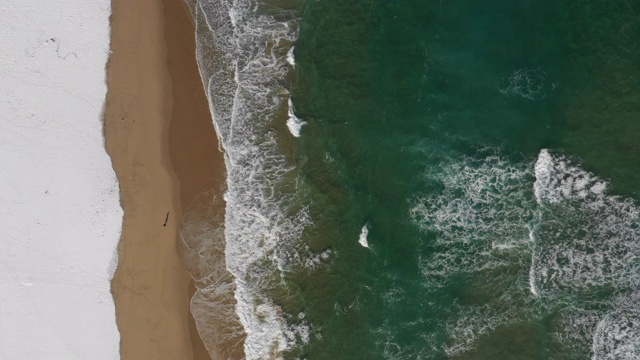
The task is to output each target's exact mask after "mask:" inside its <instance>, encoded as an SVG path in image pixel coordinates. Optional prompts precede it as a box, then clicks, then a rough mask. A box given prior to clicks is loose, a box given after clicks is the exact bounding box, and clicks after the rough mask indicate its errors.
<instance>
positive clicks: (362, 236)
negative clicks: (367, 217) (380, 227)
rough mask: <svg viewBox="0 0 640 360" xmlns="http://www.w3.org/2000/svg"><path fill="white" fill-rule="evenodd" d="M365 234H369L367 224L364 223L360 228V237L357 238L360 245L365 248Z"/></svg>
mask: <svg viewBox="0 0 640 360" xmlns="http://www.w3.org/2000/svg"><path fill="white" fill-rule="evenodd" d="M367 236H369V225H368V224H365V225H364V226H363V227H362V230H360V237H359V238H358V243H360V245H362V246H363V247H366V248H368V247H369V242H368V241H367Z"/></svg>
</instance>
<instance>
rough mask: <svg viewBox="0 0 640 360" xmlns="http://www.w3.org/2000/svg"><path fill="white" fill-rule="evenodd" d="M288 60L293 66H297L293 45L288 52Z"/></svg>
mask: <svg viewBox="0 0 640 360" xmlns="http://www.w3.org/2000/svg"><path fill="white" fill-rule="evenodd" d="M287 62H288V63H289V64H290V65H291V66H295V65H296V58H295V55H294V54H293V46H292V47H291V49H289V51H288V52H287Z"/></svg>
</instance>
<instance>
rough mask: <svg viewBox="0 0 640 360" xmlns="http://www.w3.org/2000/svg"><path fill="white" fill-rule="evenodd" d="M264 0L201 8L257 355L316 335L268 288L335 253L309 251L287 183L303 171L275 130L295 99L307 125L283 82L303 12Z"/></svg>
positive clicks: (229, 260)
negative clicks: (283, 149)
mask: <svg viewBox="0 0 640 360" xmlns="http://www.w3.org/2000/svg"><path fill="white" fill-rule="evenodd" d="M263 5H264V4H262V3H261V2H258V1H253V0H235V1H231V0H201V1H199V3H198V6H197V7H196V27H197V29H196V31H197V42H198V44H197V45H198V46H197V55H198V63H199V67H200V72H201V76H202V80H203V83H204V84H205V86H206V87H207V96H208V99H209V105H210V108H211V112H212V115H213V118H214V125H215V128H216V131H217V133H218V136H219V137H220V140H221V145H222V146H223V147H224V150H225V163H226V167H227V191H226V194H225V200H226V218H225V240H226V248H225V258H226V264H227V269H228V270H229V272H230V273H231V274H232V275H233V276H234V281H235V285H236V289H235V295H234V296H235V299H236V301H237V304H236V314H237V316H238V318H239V320H240V322H241V323H242V325H243V327H244V330H245V332H246V335H247V337H246V340H245V343H244V351H245V355H246V357H247V358H248V359H263V358H280V357H282V356H283V353H284V352H286V351H287V350H289V349H291V348H293V347H296V346H299V345H302V344H304V343H305V341H308V338H309V331H310V330H309V329H310V326H309V325H305V324H304V323H300V322H294V323H288V322H287V321H286V320H285V317H286V316H285V315H284V314H283V313H282V310H281V309H280V308H279V307H278V306H276V305H275V304H274V303H273V302H272V301H271V300H270V299H269V298H268V297H267V296H266V295H264V289H263V287H266V288H269V286H268V284H269V283H270V281H272V280H274V279H277V278H278V277H280V276H282V274H283V273H286V272H288V271H290V269H291V268H292V267H294V266H306V267H308V268H313V267H315V266H319V265H321V264H322V263H323V261H326V260H327V259H328V258H329V255H330V252H325V253H322V254H320V255H317V254H315V255H314V254H310V253H309V251H306V250H304V247H302V248H301V246H300V245H299V244H298V239H299V238H300V236H301V233H302V231H303V230H304V228H305V227H306V226H307V225H308V224H310V221H311V220H310V217H309V215H308V211H307V209H306V208H304V207H303V206H300V205H295V204H297V203H298V202H297V200H296V196H297V195H296V194H295V193H294V192H291V191H289V190H287V189H289V188H295V186H293V187H288V186H287V184H293V183H295V179H296V174H295V171H294V169H293V167H292V166H291V165H289V159H288V158H287V156H286V155H284V154H282V153H281V152H280V148H279V146H278V141H279V140H278V137H279V136H280V134H277V133H276V132H274V131H273V128H274V126H273V123H274V121H276V120H277V119H276V117H275V114H276V113H278V112H279V111H280V110H281V109H282V107H283V106H286V105H289V120H288V121H287V125H288V127H289V129H290V131H291V133H292V134H293V135H294V136H299V135H300V128H301V126H302V125H303V124H304V122H302V121H301V120H300V119H298V118H297V117H295V112H294V109H293V104H291V102H290V99H289V95H288V94H289V91H288V90H287V89H285V88H284V87H283V85H282V84H283V83H284V81H283V80H284V79H285V77H286V75H287V72H289V71H291V66H290V65H291V63H290V61H291V60H292V57H291V56H288V54H292V53H291V50H290V49H291V44H292V43H293V41H294V40H295V38H296V37H297V28H298V24H297V21H298V14H297V13H295V11H293V10H289V9H277V10H276V9H275V8H269V9H263ZM274 11H275V12H277V18H276V17H275V16H273V14H274Z"/></svg>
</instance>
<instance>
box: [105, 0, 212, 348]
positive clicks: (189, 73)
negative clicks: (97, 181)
mask: <svg viewBox="0 0 640 360" xmlns="http://www.w3.org/2000/svg"><path fill="white" fill-rule="evenodd" d="M111 26H112V28H111V50H112V54H111V57H110V60H109V64H108V69H107V74H108V85H109V92H108V95H107V99H108V101H107V109H106V115H105V134H106V138H107V150H108V151H109V154H110V155H111V157H112V160H113V164H114V168H115V170H116V173H117V175H118V179H119V181H120V187H121V201H122V206H123V209H124V213H125V216H124V224H123V232H122V238H121V240H120V244H119V248H118V252H119V256H120V263H119V266H118V269H117V271H116V274H115V277H114V279H113V282H112V292H113V295H114V299H115V303H116V317H117V322H118V327H119V330H120V334H121V356H122V359H124V360H127V359H132V360H133V359H135V360H145V359H198V360H202V359H209V356H208V354H207V351H206V349H205V348H204V346H203V344H202V342H201V340H200V338H199V336H198V334H197V332H196V330H195V326H194V322H193V319H192V318H191V315H190V313H189V299H190V297H191V295H192V294H193V291H194V288H193V285H192V281H191V278H190V277H189V274H188V273H187V272H186V269H185V266H184V264H183V263H182V259H181V257H180V254H179V251H178V227H179V224H180V219H181V217H182V209H183V207H187V205H188V204H190V203H192V202H193V200H194V199H195V197H196V196H197V195H198V194H199V193H200V192H203V191H206V190H208V189H211V188H212V187H215V186H218V187H219V186H220V185H219V184H220V183H221V182H223V178H221V177H222V176H224V172H223V165H222V155H221V153H220V152H219V151H218V150H217V140H216V136H215V133H214V131H213V126H212V124H211V118H210V114H209V109H208V107H207V103H206V99H205V97H204V93H203V89H202V84H201V81H200V78H199V76H198V72H197V67H196V62H195V56H194V53H195V50H194V49H193V46H194V45H193V42H194V40H193V36H194V35H193V28H192V25H191V24H190V22H189V18H188V15H187V13H186V10H185V8H184V5H183V4H182V3H181V2H180V1H176V0H167V1H164V3H163V2H162V1H158V0H140V1H127V0H114V1H113V2H112V16H111ZM167 213H168V214H169V216H168V219H167ZM165 219H167V221H166V226H165Z"/></svg>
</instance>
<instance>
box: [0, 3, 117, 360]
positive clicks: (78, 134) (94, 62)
mask: <svg viewBox="0 0 640 360" xmlns="http://www.w3.org/2000/svg"><path fill="white" fill-rule="evenodd" d="M109 15H110V2H109V1H108V0H96V1H74V2H68V1H66V2H65V1H63V2H56V3H55V4H53V3H48V2H24V1H18V2H11V1H2V2H0V29H1V30H2V34H3V35H2V37H0V47H1V48H2V52H1V53H0V68H1V69H2V71H1V72H0V144H2V145H1V146H0V203H2V210H0V239H1V240H0V252H1V253H2V260H1V261H0V294H2V295H1V296H0V319H2V320H1V321H0V322H1V323H2V330H0V333H1V334H0V338H1V341H0V342H1V344H0V358H2V359H12V360H21V359H118V358H119V342H120V336H119V333H118V329H117V327H116V322H115V309H114V304H113V298H112V296H111V292H110V280H111V276H112V271H113V269H114V267H115V264H116V263H117V256H114V252H115V249H116V246H117V242H118V239H119V237H120V230H121V224H122V209H121V208H120V204H119V190H118V183H117V180H116V177H115V174H114V171H113V169H112V166H111V160H110V159H109V157H108V155H107V153H106V151H105V149H104V145H103V143H104V139H103V129H102V116H103V113H102V112H103V104H104V101H105V94H106V91H107V88H106V84H105V64H106V61H107V57H108V51H109ZM79 29H80V31H79Z"/></svg>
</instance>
